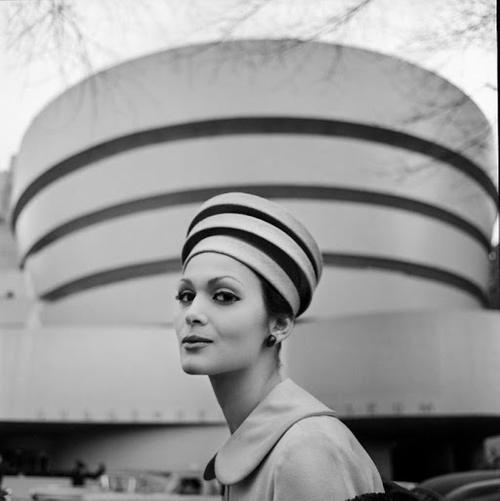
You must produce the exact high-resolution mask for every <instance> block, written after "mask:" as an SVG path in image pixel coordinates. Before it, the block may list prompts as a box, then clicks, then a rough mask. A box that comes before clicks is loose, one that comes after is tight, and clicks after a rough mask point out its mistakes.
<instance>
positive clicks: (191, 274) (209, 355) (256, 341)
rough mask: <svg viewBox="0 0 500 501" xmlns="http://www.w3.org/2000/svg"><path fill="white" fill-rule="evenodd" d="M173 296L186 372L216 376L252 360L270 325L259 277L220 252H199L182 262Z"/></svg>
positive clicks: (260, 350)
mask: <svg viewBox="0 0 500 501" xmlns="http://www.w3.org/2000/svg"><path fill="white" fill-rule="evenodd" d="M177 300H178V303H179V307H178V314H177V316H176V319H175V330H176V332H177V338H178V341H179V345H180V355H181V364H182V368H183V370H184V371H185V372H187V373H188V374H206V375H215V374H220V373H223V372H230V371H235V370H241V369H245V368H249V367H250V366H252V365H253V364H254V363H256V362H257V360H258V359H259V356H260V355H261V354H262V351H263V349H264V348H263V346H264V340H265V338H266V337H267V335H268V328H269V327H268V316H267V313H266V308H265V304H264V299H263V294H262V287H261V284H260V281H259V279H258V277H257V275H256V274H255V273H253V272H252V271H251V270H250V269H249V268H247V267H246V266H245V265H243V264H241V263H240V262H238V261H236V260H235V259H233V258H230V257H228V256H224V255H222V254H216V253H212V252H207V253H203V254H198V255H197V256H194V257H193V258H192V259H191V260H190V261H189V263H188V264H187V266H186V269H185V271H184V274H183V276H182V278H181V280H180V282H179V287H178V293H177Z"/></svg>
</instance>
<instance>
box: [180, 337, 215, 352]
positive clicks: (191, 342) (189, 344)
mask: <svg viewBox="0 0 500 501" xmlns="http://www.w3.org/2000/svg"><path fill="white" fill-rule="evenodd" d="M212 342H213V341H212V340H211V339H208V338H205V337H201V336H196V335H194V334H192V335H190V336H186V337H185V338H184V339H183V340H182V346H184V348H185V349H186V350H197V349H199V348H204V347H205V346H208V345H209V344H210V343H212Z"/></svg>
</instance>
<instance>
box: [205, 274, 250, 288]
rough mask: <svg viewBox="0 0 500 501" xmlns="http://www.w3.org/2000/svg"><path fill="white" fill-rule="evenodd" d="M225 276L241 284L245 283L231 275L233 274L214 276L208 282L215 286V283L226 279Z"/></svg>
mask: <svg viewBox="0 0 500 501" xmlns="http://www.w3.org/2000/svg"><path fill="white" fill-rule="evenodd" d="M225 278H229V279H231V280H234V281H236V282H238V283H239V284H240V285H243V284H242V283H241V282H240V281H239V280H238V279H237V278H235V277H233V276H231V275H221V276H220V277H214V278H211V279H210V280H209V281H208V282H207V283H208V285H209V286H213V285H215V284H216V283H217V282H219V281H221V280H224V279H225Z"/></svg>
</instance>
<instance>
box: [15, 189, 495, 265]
mask: <svg viewBox="0 0 500 501" xmlns="http://www.w3.org/2000/svg"><path fill="white" fill-rule="evenodd" d="M227 191H245V192H247V193H253V194H254V195H260V196H263V197H265V198H271V199H276V198H290V199H295V200H313V201H335V202H351V203H361V204H370V205H377V206H382V207H390V208H395V209H400V210H404V211H408V212H411V213H416V214H420V215H424V216H426V217H430V218H432V219H435V220H437V221H440V222H442V223H446V224H449V225H450V226H452V227H454V228H456V229H458V230H460V231H462V232H464V233H465V234H466V235H468V236H469V237H472V238H473V239H474V240H476V241H477V242H478V243H479V244H480V245H481V246H482V247H483V248H484V250H485V251H486V252H490V247H491V246H490V242H489V240H488V238H487V237H486V235H484V234H483V233H482V232H481V230H480V229H479V228H477V227H476V226H474V225H473V224H471V223H470V222H468V221H466V220H465V219H463V218H461V217H459V216H457V215H455V214H453V213H452V212H449V211H447V210H445V209H441V208H439V207H435V206H434V205H431V204H428V203H425V202H420V201H418V200H414V199H410V198H406V197H400V196H397V195H391V194H390V193H383V192H375V191H368V190H356V189H351V188H341V187H336V186H315V185H292V184H279V185H262V184H258V185H257V184H254V185H248V184H241V185H239V184H238V185H234V184H232V185H227V186H216V187H211V188H199V189H192V190H184V191H178V192H174V193H164V194H161V195H154V196H150V197H145V198H139V199H136V200H130V201H127V202H123V203H121V204H116V205H112V206H109V207H106V208H104V209H100V210H98V211H95V212H91V213H88V214H84V215H83V216H79V217H77V218H74V219H72V220H70V221H68V222H66V223H64V224H61V225H60V226H57V227H56V228H54V229H53V230H51V231H50V232H48V233H46V234H45V235H44V236H42V237H41V238H40V239H38V240H37V241H36V242H35V243H34V244H33V245H32V246H31V247H30V248H29V249H28V251H27V252H26V253H25V254H24V256H23V257H22V259H21V263H20V265H21V267H22V266H24V263H25V262H26V259H27V258H28V257H29V256H31V255H33V254H35V253H37V252H39V251H40V250H42V249H43V248H45V247H46V246H48V245H50V244H51V243H53V242H56V241H57V240H59V239H61V238H63V237H66V236H67V235H69V234H71V233H73V232H76V231H78V230H82V229H84V228H87V227H89V226H92V225H94V224H98V223H102V222H104V221H109V220H111V219H115V218H119V217H125V216H128V215H130V214H136V213H139V212H144V211H150V210H158V209H164V208H166V207H176V206H180V205H186V204H193V203H201V202H204V201H205V200H207V199H208V198H210V197H213V196H215V195H219V194H220V193H224V192H227Z"/></svg>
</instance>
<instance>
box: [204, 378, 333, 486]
mask: <svg viewBox="0 0 500 501" xmlns="http://www.w3.org/2000/svg"><path fill="white" fill-rule="evenodd" d="M334 415H335V412H334V411H332V410H331V409H329V408H328V407H327V406H326V405H324V404H323V403H321V402H320V401H319V400H317V399H316V398H314V397H313V396H312V395H310V394H309V393H308V392H307V391H305V390H303V389H302V388H301V387H300V386H298V385H296V384H295V383H294V382H293V381H292V380H291V379H285V380H284V381H282V382H281V383H279V384H278V385H276V386H275V387H274V388H273V389H272V390H271V392H270V393H269V394H268V395H267V396H266V397H265V398H264V399H263V400H262V401H261V402H260V403H259V404H258V405H257V407H256V408H255V409H254V410H253V411H252V412H251V413H250V414H249V415H248V417H247V418H246V419H245V420H244V421H243V423H241V425H240V426H239V427H238V428H237V429H236V431H235V432H234V433H233V434H232V435H231V437H230V438H229V439H228V440H227V442H226V443H225V444H224V445H223V446H222V448H221V449H220V450H219V452H218V453H217V454H216V455H215V456H214V457H213V458H212V459H211V460H210V462H209V463H208V465H207V467H206V468H205V473H204V475H203V477H204V478H205V480H213V479H214V478H217V480H218V481H219V482H221V483H222V484H224V485H231V484H235V483H237V482H240V481H241V480H243V479H244V478H245V477H247V476H248V475H249V474H250V473H252V471H254V470H255V468H257V466H258V465H259V464H260V463H261V461H262V460H263V459H264V457H265V456H266V455H267V454H268V453H269V452H270V451H271V449H272V448H273V447H274V446H275V444H276V443H277V442H278V441H279V439H280V438H281V437H282V436H283V434H284V433H285V432H286V431H287V430H288V429H289V428H290V427H291V426H292V425H293V424H295V423H296V422H297V421H300V420H301V419H303V418H305V417H309V416H334Z"/></svg>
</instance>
